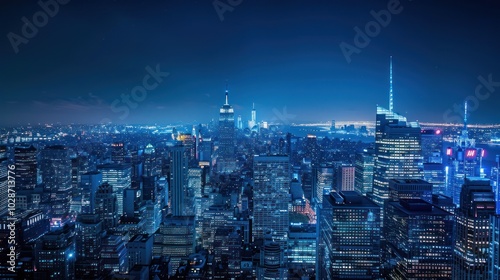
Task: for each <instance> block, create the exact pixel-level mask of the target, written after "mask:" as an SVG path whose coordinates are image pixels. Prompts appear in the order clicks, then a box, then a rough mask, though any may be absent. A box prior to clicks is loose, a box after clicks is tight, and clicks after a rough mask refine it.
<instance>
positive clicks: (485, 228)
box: [452, 177, 495, 279]
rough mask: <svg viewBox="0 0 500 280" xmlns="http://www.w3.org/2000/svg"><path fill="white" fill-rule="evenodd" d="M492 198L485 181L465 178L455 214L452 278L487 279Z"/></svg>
mask: <svg viewBox="0 0 500 280" xmlns="http://www.w3.org/2000/svg"><path fill="white" fill-rule="evenodd" d="M494 196H495V195H494V193H493V191H492V188H491V186H490V181H489V180H488V179H483V178H478V177H472V178H470V177H469V178H466V179H465V182H464V184H463V186H462V191H461V192H460V197H461V198H460V201H461V202H462V203H461V204H460V207H459V208H458V209H457V211H456V223H455V230H454V235H455V245H454V251H453V272H452V279H486V278H487V276H488V263H487V261H488V258H489V254H488V253H489V249H490V234H491V223H490V216H491V215H494V214H495V197H494Z"/></svg>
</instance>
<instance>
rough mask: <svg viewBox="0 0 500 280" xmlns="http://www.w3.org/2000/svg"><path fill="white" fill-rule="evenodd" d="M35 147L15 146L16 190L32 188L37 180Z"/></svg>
mask: <svg viewBox="0 0 500 280" xmlns="http://www.w3.org/2000/svg"><path fill="white" fill-rule="evenodd" d="M36 153H37V150H36V148H35V147H34V146H33V145H31V146H29V147H16V148H15V149H14V161H15V163H16V174H15V178H16V188H17V189H18V190H33V189H34V188H35V187H36V182H37V162H36Z"/></svg>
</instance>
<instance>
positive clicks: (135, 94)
mask: <svg viewBox="0 0 500 280" xmlns="http://www.w3.org/2000/svg"><path fill="white" fill-rule="evenodd" d="M145 69H146V72H147V73H148V74H146V75H145V76H144V78H143V79H142V85H138V86H135V87H134V88H132V90H131V91H130V94H124V93H122V94H121V95H120V98H117V99H115V100H114V101H113V102H112V103H111V111H113V113H116V114H119V113H120V116H119V117H118V118H119V119H120V120H124V119H125V118H126V117H128V115H129V114H130V110H131V109H136V108H137V107H138V106H139V103H141V102H143V101H144V100H146V98H147V97H148V91H153V90H155V89H156V88H157V87H158V86H159V85H160V84H161V83H162V82H163V79H164V78H166V77H168V76H169V75H170V73H168V72H162V71H161V70H160V64H156V68H155V69H153V68H152V67H151V66H149V65H148V66H146V68H145ZM106 123H111V120H110V119H108V118H104V119H102V120H101V124H106Z"/></svg>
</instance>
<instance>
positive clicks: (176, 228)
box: [153, 217, 195, 273]
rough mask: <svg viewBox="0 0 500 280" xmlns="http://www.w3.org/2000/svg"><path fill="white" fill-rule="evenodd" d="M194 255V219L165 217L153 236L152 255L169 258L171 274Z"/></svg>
mask: <svg viewBox="0 0 500 280" xmlns="http://www.w3.org/2000/svg"><path fill="white" fill-rule="evenodd" d="M193 253H195V230H194V217H167V218H166V219H165V221H164V222H163V223H161V225H160V228H159V229H158V231H157V232H156V233H155V235H154V244H153V255H155V256H169V257H170V264H171V267H172V271H171V272H172V273H175V270H176V269H177V268H178V267H179V264H180V262H181V260H182V259H185V258H187V257H188V256H189V255H190V254H193Z"/></svg>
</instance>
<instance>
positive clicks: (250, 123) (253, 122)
mask: <svg viewBox="0 0 500 280" xmlns="http://www.w3.org/2000/svg"><path fill="white" fill-rule="evenodd" d="M256 125H257V111H256V110H255V103H252V113H251V118H250V120H249V121H248V128H249V129H250V131H252V129H254V128H255V126H256Z"/></svg>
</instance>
